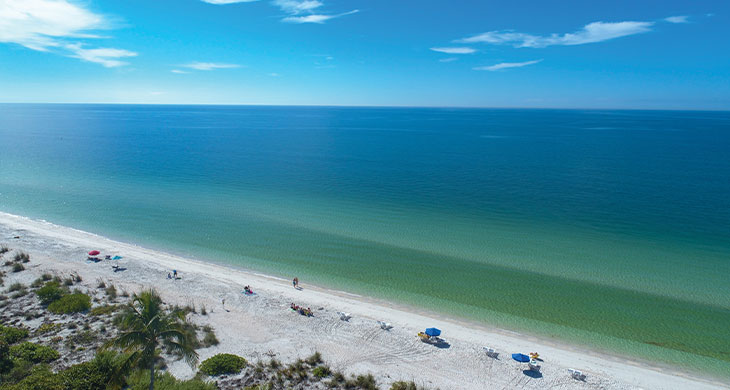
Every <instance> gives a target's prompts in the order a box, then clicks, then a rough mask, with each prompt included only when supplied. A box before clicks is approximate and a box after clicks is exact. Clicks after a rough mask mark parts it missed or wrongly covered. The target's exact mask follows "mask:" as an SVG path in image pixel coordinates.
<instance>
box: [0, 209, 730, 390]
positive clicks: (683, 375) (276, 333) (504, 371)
mask: <svg viewBox="0 0 730 390" xmlns="http://www.w3.org/2000/svg"><path fill="white" fill-rule="evenodd" d="M5 231H15V232H17V231H25V233H22V234H21V233H18V234H15V235H20V236H21V238H20V239H17V240H16V239H12V237H4V236H0V240H2V241H0V242H2V243H4V244H7V245H9V246H10V247H11V248H13V249H20V250H24V251H27V252H29V253H30V254H31V256H32V258H33V260H34V261H33V262H32V263H31V264H32V265H33V266H34V268H38V269H40V268H43V270H53V271H56V272H73V271H74V270H75V271H77V272H80V273H81V274H82V275H83V276H84V279H85V280H86V281H87V282H91V283H93V282H94V280H95V278H94V276H97V277H100V278H106V279H109V280H113V281H114V283H116V284H119V285H121V286H125V287H130V286H131V289H132V291H137V290H136V289H135V287H149V286H150V285H154V287H155V288H157V289H158V291H160V293H161V294H162V296H163V297H164V298H165V299H173V300H177V301H178V302H179V303H183V304H184V303H188V302H189V301H192V302H194V303H196V304H204V305H205V306H206V307H210V308H211V314H210V316H211V318H215V321H214V322H216V321H217V322H218V324H216V326H215V328H216V330H217V331H220V332H223V333H222V335H221V336H222V337H221V346H219V347H216V348H212V350H215V351H211V352H213V353H211V354H210V355H212V354H214V353H217V352H219V351H225V352H229V351H230V352H234V351H236V352H238V353H240V354H242V356H244V357H247V358H250V357H252V354H254V356H253V357H255V354H258V355H261V354H263V353H264V352H263V349H265V348H268V347H271V346H278V347H281V349H284V352H281V350H279V349H277V350H275V351H276V354H277V356H281V358H282V359H283V360H286V359H291V358H292V357H295V356H297V355H296V354H297V353H299V349H300V348H298V347H299V345H301V348H308V345H309V344H312V343H314V344H318V345H317V346H316V348H324V349H325V350H324V351H322V352H323V355H324V356H325V358H326V359H327V360H329V361H330V362H331V363H332V364H333V365H337V364H341V365H344V367H345V370H346V371H349V370H350V368H352V369H353V370H357V371H362V370H363V369H364V370H367V371H370V372H372V373H373V374H374V375H375V376H376V377H377V378H378V379H379V381H380V382H381V383H383V382H385V381H387V380H388V378H392V380H401V379H403V380H410V379H417V380H422V379H423V380H425V381H426V382H424V384H425V385H427V386H431V387H440V388H442V389H449V388H464V389H471V388H473V389H478V388H484V387H485V386H489V385H488V384H491V385H494V386H495V387H501V386H506V385H509V386H519V387H531V386H535V387H536V388H539V387H546V384H547V383H548V381H553V380H560V381H561V382H559V383H561V384H563V383H564V384H565V385H566V386H568V388H570V386H571V385H575V386H581V387H584V386H585V385H590V386H591V387H596V388H598V387H600V388H622V389H623V388H678V387H679V388H687V387H691V388H697V389H704V388H708V389H709V388H718V387H728V384H727V383H725V382H723V379H719V378H718V379H714V380H707V379H706V378H700V377H698V376H697V375H700V374H696V373H691V372H684V371H682V368H681V367H667V366H662V365H656V364H650V362H646V361H640V360H637V359H635V358H632V357H625V356H619V355H612V354H610V353H605V352H603V351H585V350H581V349H580V348H581V346H580V345H570V344H567V343H563V342H560V341H557V340H548V339H544V338H540V337H539V336H534V335H529V334H522V333H517V332H511V331H509V330H507V329H497V328H489V327H487V326H484V325H482V324H477V323H473V322H470V321H469V320H465V319H456V318H451V317H444V316H443V315H441V314H438V313H433V312H430V311H428V310H420V309H418V308H416V307H409V306H407V305H404V304H400V303H398V304H396V303H392V302H389V301H385V300H381V299H376V298H371V297H367V296H361V295H357V294H351V293H347V292H345V291H339V290H333V289H328V288H324V287H318V286H312V285H309V284H306V283H305V284H304V290H302V291H297V290H294V289H293V288H292V287H291V284H290V281H289V280H286V279H283V278H280V277H276V276H271V275H266V274H262V273H258V272H255V271H253V270H247V269H244V268H243V267H235V266H233V265H223V264H221V263H216V262H203V261H199V260H195V259H190V258H185V257H181V256H177V255H172V254H169V253H164V252H160V251H156V250H153V249H148V248H144V247H140V246H137V245H134V244H129V243H123V242H119V241H115V240H111V239H108V238H105V237H103V236H99V235H96V234H93V233H89V232H84V231H81V230H78V229H74V228H70V227H63V226H59V225H55V224H53V223H51V222H46V221H38V220H33V219H29V218H26V217H22V216H17V215H12V214H6V213H3V212H0V233H5ZM28 237H30V238H28ZM90 249H99V250H102V253H111V254H119V255H122V256H124V259H123V260H121V262H122V263H121V264H122V265H123V266H124V267H127V268H128V270H127V271H124V272H121V273H113V272H112V271H111V270H110V267H109V265H108V264H107V263H106V262H102V263H100V264H88V263H86V262H85V256H86V255H85V252H86V251H88V250H90ZM62 256H63V257H66V258H64V259H62V260H61V259H59V258H60V257H62ZM172 269H177V270H178V271H179V272H180V273H181V275H182V276H183V279H182V280H181V281H174V282H173V281H169V280H166V279H165V275H166V273H167V272H169V270H172ZM140 271H148V272H140ZM86 274H88V275H86ZM305 282H306V281H305ZM244 285H251V286H252V287H253V289H254V291H257V292H258V296H255V297H244V296H242V294H240V291H241V289H242V287H243V286H244ZM259 298H260V299H259ZM185 299H187V300H188V301H185ZM221 299H226V309H231V311H230V312H225V311H222V310H216V309H220V301H221ZM288 302H295V303H297V304H300V305H303V306H310V307H312V308H313V310H314V311H315V318H314V319H313V321H309V322H307V321H308V320H309V319H306V318H299V317H298V316H297V317H294V318H291V317H290V316H289V315H288V314H289V313H288V312H287V311H286V307H284V308H282V307H281V306H282V305H284V306H286V305H288ZM229 306H230V307H229ZM319 308H322V309H319ZM335 311H344V312H350V313H352V315H353V320H352V321H351V322H352V325H353V326H352V328H353V329H351V330H347V329H345V328H346V327H349V325H350V322H342V321H339V320H338V319H336V318H330V317H333V315H334V312H335ZM232 313H233V314H232ZM236 315H240V316H241V317H244V318H249V319H255V320H256V323H257V324H260V325H261V327H262V328H263V329H260V330H257V331H256V332H253V333H256V334H254V335H251V334H247V335H246V336H245V337H244V336H241V335H238V334H237V333H236V332H235V330H236V329H238V330H240V328H238V326H243V329H246V326H245V321H240V318H235V317H236ZM318 317H319V318H318ZM376 320H383V321H387V322H390V323H391V324H393V325H394V327H395V328H394V330H393V331H392V332H388V333H387V334H385V335H384V334H383V333H384V331H380V329H379V328H376V327H375V321H376ZM280 322H283V323H280ZM267 325H270V329H267ZM430 326H435V327H438V328H440V329H442V330H443V331H444V334H443V336H444V337H445V338H446V339H447V340H448V341H449V342H450V343H451V347H450V348H448V349H443V350H439V349H437V348H434V347H431V346H428V345H425V344H422V343H420V342H418V341H417V340H414V339H415V334H416V333H417V331H419V330H422V328H425V327H430ZM221 328H225V329H221ZM310 328H314V329H310ZM371 328H372V330H373V331H372V332H371V330H370V329H371ZM291 329H293V330H295V331H301V332H303V333H306V332H309V331H310V330H311V331H312V333H311V336H313V337H314V338H315V340H313V341H310V342H308V343H305V344H302V341H303V340H301V339H300V338H299V337H297V336H296V333H295V334H288V333H287V331H288V330H291ZM249 331H250V329H249ZM226 332H230V334H229V333H226ZM358 332H364V333H365V335H364V336H363V335H360V336H362V337H357V336H358V334H357V333H358ZM287 336H288V337H289V338H290V339H288V340H287V339H286V338H287ZM320 338H321V339H320ZM282 339H283V340H282ZM241 341H244V342H241ZM315 341H316V342H315ZM230 344H237V345H235V346H233V345H230ZM241 344H246V346H244V347H241ZM380 344H382V345H380ZM292 345H294V348H293V351H292V350H291V349H292V348H291V347H292ZM483 346H490V347H492V348H495V349H497V351H499V352H500V357H501V359H500V360H499V363H498V364H497V363H496V362H495V361H492V360H489V359H487V358H486V356H482V355H485V354H484V351H483V350H482V347H483ZM241 348H243V349H241ZM310 348H311V347H310ZM363 348H364V349H365V350H364V349H363ZM369 348H372V349H373V351H372V353H371V352H370V351H369V350H367V349H369ZM389 348H391V349H396V350H397V349H398V348H400V349H402V350H403V351H405V352H403V353H400V352H399V351H395V352H392V353H390V352H389V351H388V349H389ZM287 350H288V351H287ZM340 350H341V351H340ZM366 350H367V351H366ZM533 350H536V351H538V352H540V355H541V356H542V357H544V358H545V362H544V363H543V367H544V368H543V374H544V376H543V377H542V378H530V377H528V376H526V375H524V374H523V373H522V370H520V366H519V365H518V364H517V363H516V362H511V359H509V354H511V353H514V352H522V353H527V352H529V351H533ZM269 351H271V349H269ZM267 352H268V351H267ZM328 352H330V353H328ZM359 352H362V353H363V355H362V356H359V358H358V357H357V356H356V357H354V358H352V357H348V355H352V354H353V353H359ZM234 353H235V352H234ZM279 354H281V355H279ZM333 354H334V355H335V357H334V358H333V356H332V355H333ZM379 354H380V355H384V357H383V356H379ZM207 355H208V353H207V351H206V352H205V355H203V354H202V353H201V358H202V357H203V356H207ZM303 355H306V353H304V354H302V356H303ZM371 355H372V356H371ZM446 356H448V357H447V358H452V359H453V360H454V362H451V363H450V364H451V366H453V367H451V366H448V367H439V368H440V369H442V371H441V372H439V371H435V372H433V373H431V372H430V371H429V372H428V373H424V372H423V367H424V366H426V367H428V366H439V365H440V364H443V361H442V360H443V359H444V358H445V357H446ZM512 363H514V364H512ZM419 368H420V369H419ZM567 368H574V369H578V370H581V371H583V372H584V373H585V374H587V379H586V382H578V381H575V380H572V379H571V378H569V376H568V373H567ZM487 369H488V370H487ZM170 370H171V372H173V373H174V374H175V375H176V376H181V377H184V376H186V375H190V374H192V372H186V369H185V367H184V366H183V365H177V364H172V365H171V368H170ZM462 370H463V374H462ZM485 370H486V371H488V372H486V373H484V374H481V375H479V376H477V377H476V378H467V376H468V375H470V374H471V372H483V371H485ZM187 371H190V369H189V368H188V369H187ZM449 374H451V375H449ZM409 375H410V376H409ZM460 375H461V376H460ZM500 375H503V377H501V378H500ZM462 376H463V377H462ZM424 377H427V378H424ZM523 379H525V380H526V382H524V383H523ZM456 380H461V381H462V382H461V383H458V384H456V383H455V381H456ZM500 382H501V383H500ZM450 386H456V387H450Z"/></svg>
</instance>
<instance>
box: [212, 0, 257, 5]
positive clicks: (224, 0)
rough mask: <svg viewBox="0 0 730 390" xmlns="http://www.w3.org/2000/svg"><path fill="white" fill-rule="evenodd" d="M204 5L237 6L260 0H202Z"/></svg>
mask: <svg viewBox="0 0 730 390" xmlns="http://www.w3.org/2000/svg"><path fill="white" fill-rule="evenodd" d="M202 1H203V2H204V3H208V4H216V5H222V4H235V3H251V2H254V1H258V0H202Z"/></svg>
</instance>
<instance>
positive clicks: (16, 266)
mask: <svg viewBox="0 0 730 390" xmlns="http://www.w3.org/2000/svg"><path fill="white" fill-rule="evenodd" d="M23 270H25V267H23V264H20V263H15V264H13V272H20V271H23Z"/></svg>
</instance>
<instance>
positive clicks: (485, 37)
mask: <svg viewBox="0 0 730 390" xmlns="http://www.w3.org/2000/svg"><path fill="white" fill-rule="evenodd" d="M653 25H654V23H653V22H617V23H606V22H593V23H590V24H587V25H585V26H584V27H583V28H582V29H580V30H578V31H576V32H574V33H566V34H550V35H548V36H540V35H532V34H525V33H518V32H513V31H490V32H486V33H482V34H479V35H475V36H472V37H468V38H464V39H459V40H457V41H456V42H461V43H480V42H481V43H490V44H495V45H513V46H515V47H532V48H540V47H547V46H553V45H565V46H571V45H583V44H586V43H595V42H603V41H607V40H609V39H615V38H620V37H625V36H628V35H634V34H640V33H644V32H647V31H650V30H651V27H652V26H653Z"/></svg>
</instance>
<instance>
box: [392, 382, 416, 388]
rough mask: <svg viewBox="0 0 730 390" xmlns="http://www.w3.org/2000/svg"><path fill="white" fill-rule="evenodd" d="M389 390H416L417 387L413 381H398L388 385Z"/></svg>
mask: <svg viewBox="0 0 730 390" xmlns="http://www.w3.org/2000/svg"><path fill="white" fill-rule="evenodd" d="M390 390H418V387H417V386H416V384H415V383H414V382H413V381H411V382H406V381H398V382H393V384H392V385H390Z"/></svg>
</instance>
